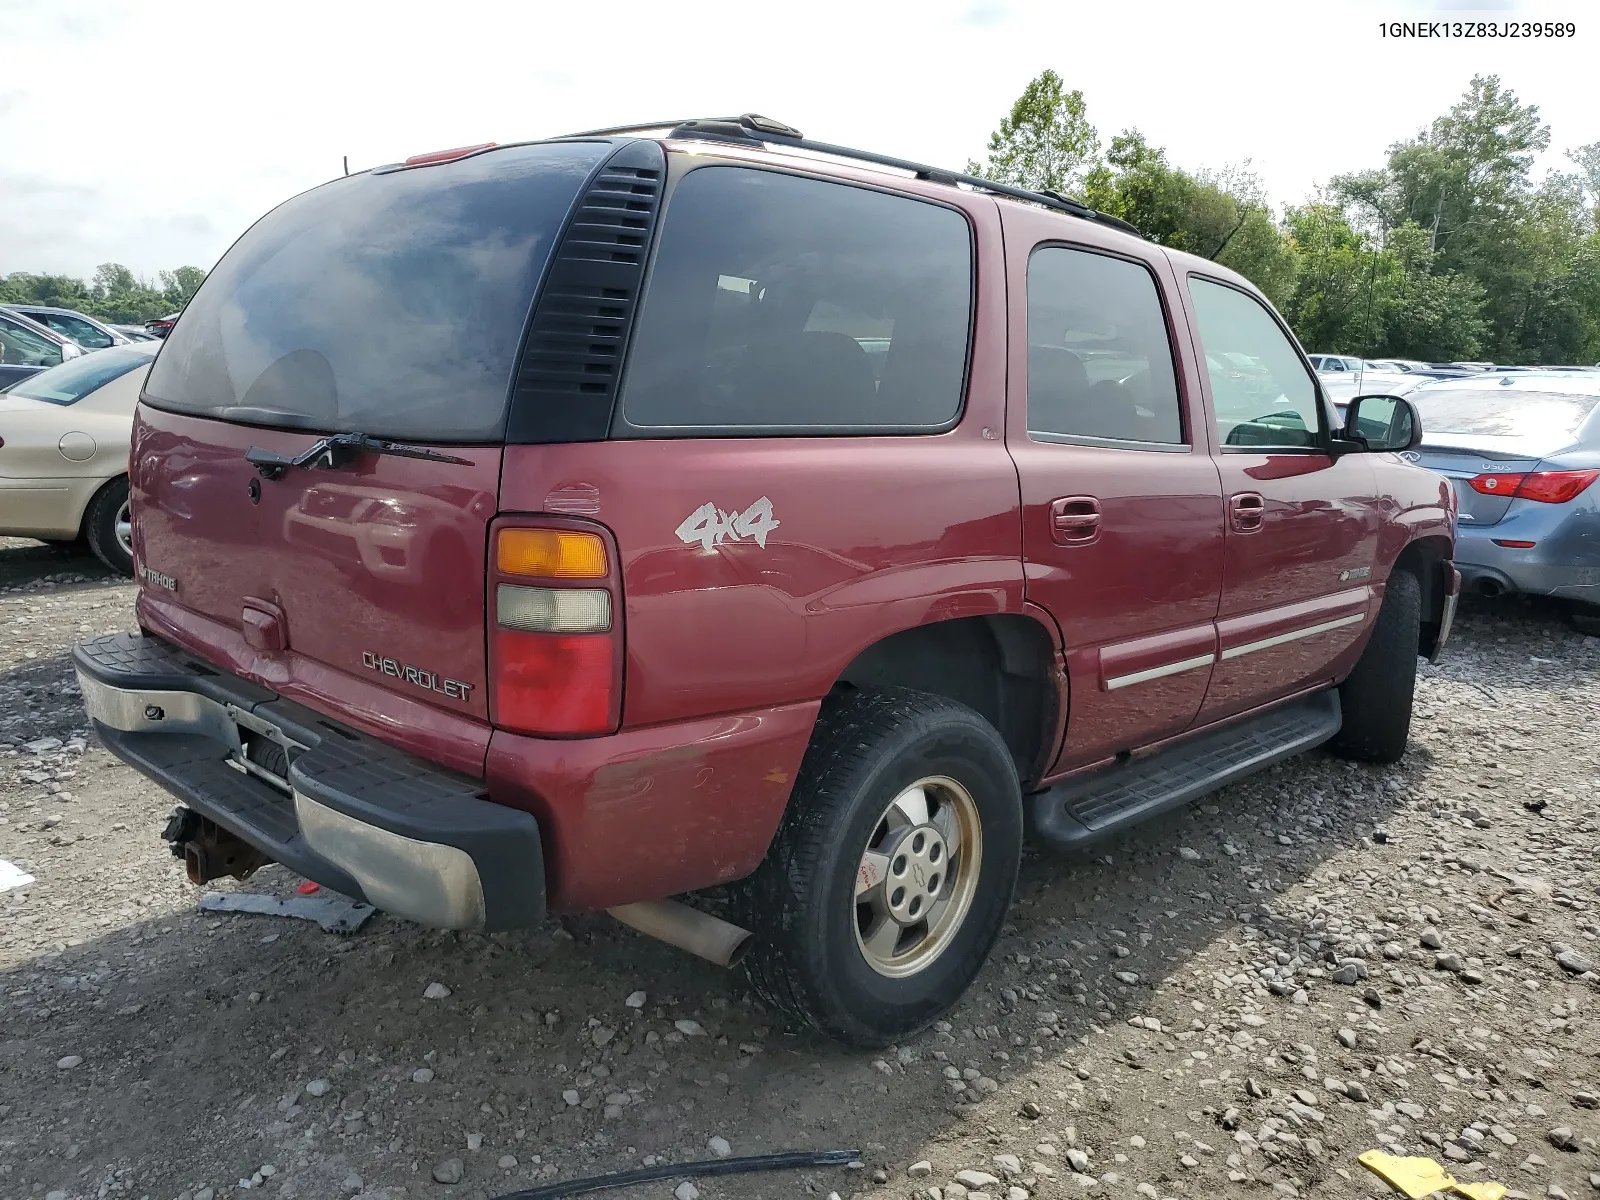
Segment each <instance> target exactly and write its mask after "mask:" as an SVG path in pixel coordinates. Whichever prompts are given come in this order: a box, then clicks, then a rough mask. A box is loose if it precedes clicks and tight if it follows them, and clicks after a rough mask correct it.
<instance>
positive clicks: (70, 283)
mask: <svg viewBox="0 0 1600 1200" xmlns="http://www.w3.org/2000/svg"><path fill="white" fill-rule="evenodd" d="M205 277H206V273H205V272H204V271H202V270H201V269H200V268H199V267H179V268H178V269H177V270H176V271H161V272H159V273H158V275H157V277H156V278H155V279H154V280H153V281H152V280H149V279H141V278H139V277H138V276H136V275H134V273H133V272H132V271H130V270H129V269H128V268H127V267H125V266H123V265H122V264H121V263H102V264H100V266H99V267H98V268H97V269H96V270H95V273H94V278H93V279H91V280H89V281H88V282H84V281H83V280H82V279H74V278H73V277H72V276H70V275H32V274H29V273H28V272H26V271H15V272H13V273H12V274H10V275H6V276H0V304H46V305H49V306H51V307H52V308H70V309H72V310H74V311H75V312H81V313H84V314H86V315H88V316H91V317H95V318H96V319H98V320H101V321H104V322H106V323H107V324H108V325H143V324H144V323H145V322H146V321H153V320H154V319H155V318H157V317H165V316H167V315H169V314H170V313H175V312H177V311H179V310H180V309H181V308H183V306H184V305H185V304H187V303H189V297H190V296H193V295H194V293H195V290H196V289H197V288H198V287H199V286H200V284H201V282H202V281H203V280H204V279H205Z"/></svg>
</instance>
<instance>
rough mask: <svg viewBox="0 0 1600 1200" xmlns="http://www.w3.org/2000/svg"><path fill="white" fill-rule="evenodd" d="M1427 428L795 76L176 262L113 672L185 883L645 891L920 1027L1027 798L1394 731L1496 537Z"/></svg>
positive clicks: (1069, 810)
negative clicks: (850, 132) (853, 119)
mask: <svg viewBox="0 0 1600 1200" xmlns="http://www.w3.org/2000/svg"><path fill="white" fill-rule="evenodd" d="M1420 434H1421V430H1420V427H1419V425H1418V424H1417V420H1416V414H1415V412H1414V410H1412V408H1411V406H1410V405H1409V403H1408V402H1406V401H1404V400H1402V399H1397V398H1394V397H1388V396H1383V397H1373V398H1367V399H1364V400H1357V401H1354V402H1352V403H1350V405H1349V407H1348V414H1347V417H1346V419H1345V420H1344V421H1343V422H1342V424H1341V423H1340V422H1339V419H1338V418H1337V416H1336V414H1335V410H1334V408H1333V407H1332V405H1331V404H1330V403H1329V402H1328V400H1327V399H1326V397H1325V396H1323V394H1322V393H1321V390H1320V389H1319V387H1318V384H1317V377H1316V374H1315V373H1314V372H1313V371H1312V370H1311V369H1310V367H1309V366H1308V365H1307V363H1306V359H1305V355H1304V354H1303V353H1302V351H1301V349H1300V347H1299V346H1298V345H1297V344H1296V342H1295V340H1294V338H1293V336H1292V335H1291V334H1290V333H1289V331H1288V329H1287V328H1286V327H1285V326H1284V324H1283V322H1282V320H1281V319H1280V318H1279V317H1278V315H1277V314H1276V313H1275V312H1274V311H1273V310H1272V308H1271V307H1270V306H1269V305H1268V304H1267V303H1266V302H1265V301H1264V300H1262V298H1261V296H1260V294H1259V293H1258V292H1257V291H1256V290H1255V289H1254V288H1253V287H1251V285H1250V284H1249V283H1248V282H1246V281H1245V280H1244V279H1242V278H1240V277H1239V276H1237V275H1235V274H1233V273H1232V272H1230V271H1228V270H1226V269H1225V268H1223V267H1220V266H1218V265H1217V264H1216V263H1213V262H1209V261H1206V260H1205V259H1201V258H1196V257H1193V256H1191V255H1187V254H1181V253H1176V252H1173V251H1169V250H1166V249H1163V248H1162V247H1160V246H1158V245H1154V244H1152V243H1150V242H1148V241H1144V240H1142V239H1140V238H1139V237H1138V236H1137V234H1136V233H1135V232H1133V231H1131V230H1130V229H1129V228H1128V227H1127V226H1125V225H1124V224H1123V223H1122V222H1120V221H1117V220H1116V219H1114V218H1112V217H1108V216H1105V215H1103V214H1100V213H1096V212H1093V211H1091V210H1089V209H1087V208H1085V207H1083V206H1082V205H1080V204H1077V203H1076V202H1074V201H1071V200H1068V199H1066V198H1065V197H1062V196H1059V195H1057V194H1055V193H1033V192H1026V191H1021V190H1019V189H1015V188H1009V187H1005V186H1002V185H999V184H994V183H990V182H987V181H983V180H979V179H975V178H972V177H969V176H960V175H954V174H951V173H948V172H943V171H940V170H937V169H934V168H930V167H922V166H919V165H917V164H912V163H904V162H900V161H898V160H894V159H888V158H884V157H882V156H878V155H871V154H866V153H863V152H859V151H853V150H846V149H844V148H842V147H837V146H827V145H823V144H821V143H816V142H812V141H807V140H805V139H803V138H801V137H800V136H799V135H798V134H797V133H795V132H794V131H793V130H790V129H788V128H787V127H785V126H781V125H778V124H777V123H775V122H771V121H768V120H766V119H764V118H757V117H744V118H738V119H729V120H714V121H697V122H686V123H680V124H678V125H677V126H675V127H664V126H660V125H657V126H651V127H643V126H641V127H634V128H629V129H621V130H603V131H598V132H595V133H591V134H582V135H575V136H571V137H566V138H559V139H555V140H550V141H542V142H531V143H525V144H518V145H504V146H483V147H473V148H471V149H470V150H463V151H458V152H447V153H442V154H434V155H424V156H420V157H419V158H417V159H413V160H410V161H408V162H407V163H403V164H396V165H394V166H390V167H382V168H378V169H375V170H371V171H367V172H364V173H361V174H357V175H352V176H349V177H347V178H340V179H336V180H334V181H333V182H331V183H328V184H325V185H323V186H321V187H317V188H314V189H312V190H311V191H309V192H306V193H304V194H303V195H300V196H297V197H295V198H294V199H292V200H289V201H288V202H287V203H285V204H283V205H282V206H280V207H279V208H277V209H275V210H274V211H272V212H271V213H269V214H268V215H266V216H265V217H263V218H261V220H260V221H258V222H257V223H256V224H255V225H254V226H253V227H252V228H251V229H250V230H249V231H248V232H247V233H246V234H245V235H244V236H243V237H241V238H240V239H239V241H238V242H237V243H236V244H235V245H234V246H233V248H232V249H231V250H230V251H229V252H228V254H227V256H226V257H225V258H224V259H223V260H222V262H221V263H220V265H218V267H217V268H216V269H215V270H214V271H213V272H212V273H211V275H210V276H209V277H208V278H207V280H206V282H205V284H204V286H203V287H201V289H200V291H199V293H198V294H197V295H196V296H195V298H194V299H193V301H191V303H190V304H189V306H188V308H187V310H186V311H185V313H184V316H183V320H182V321H181V322H179V323H178V325H177V326H176V327H175V328H174V329H173V331H172V333H171V335H170V336H169V338H168V339H167V341H166V342H165V344H164V345H163V348H162V350H161V353H160V355H159V356H158V357H157V359H156V361H155V365H154V368H153V369H152V370H151V372H150V376H149V380H148V382H147V383H146V384H145V389H144V393H143V396H142V398H141V403H140V405H139V409H138V416H137V421H136V425H135V429H134V438H133V452H132V464H131V480H132V495H133V505H134V510H133V511H134V513H135V524H134V547H135V554H136V559H137V573H138V578H139V588H140V590H139V596H138V604H137V613H138V623H139V626H140V629H141V631H142V632H141V634H140V635H139V636H128V635H118V636H114V637H106V638H99V639H96V640H94V641H90V642H87V643H84V644H83V645H80V646H79V647H78V648H77V650H76V653H75V661H76V667H77V671H78V675H79V679H80V682H81V685H82V688H83V692H84V697H85V701H86V703H87V706H88V710H89V712H90V714H91V715H92V717H93V719H94V722H95V727H96V729H97V730H98V732H99V735H100V737H101V738H102V739H103V740H104V742H105V744H106V745H107V746H108V747H109V748H110V749H111V750H112V751H113V752H114V753H116V754H117V755H119V756H120V757H122V758H123V759H125V760H126V761H128V762H130V763H132V764H133V765H134V766H136V767H137V768H138V769H140V770H141V771H143V772H145V773H146V774H148V775H149V776H150V777H152V778H153V779H155V780H157V781H159V782H160V783H161V784H162V785H163V786H165V787H166V788H168V789H169V790H170V791H172V792H173V793H175V794H176V795H177V796H178V797H179V798H180V800H181V802H182V803H181V806H180V807H178V808H177V809H175V810H174V813H173V815H172V818H171V820H170V822H169V824H168V826H167V830H166V836H167V838H168V840H169V841H171V842H172V843H173V847H174V851H175V853H177V854H179V855H180V856H181V857H183V858H184V859H185V860H186V863H187V866H188V871H189V875H190V878H192V879H193V880H194V881H195V882H197V883H199V882H204V881H206V880H207V879H211V878H216V877H219V876H222V875H236V876H239V877H244V876H247V875H249V874H250V873H251V872H252V871H254V870H255V869H257V868H258V867H260V866H261V865H263V864H265V863H270V862H274V861H276V862H280V863H283V864H285V865H286V866H288V867H290V868H292V869H293V870H294V871H297V872H300V873H301V874H303V875H306V876H309V877H310V878H311V879H314V880H317V881H318V882H320V883H322V884H323V885H325V886H327V887H329V888H332V889H334V890H336V891H339V892H342V893H346V894H348V895H350V896H355V897H363V898H365V899H366V900H368V901H370V902H372V903H373V904H375V905H377V906H379V907H381V908H383V909H385V910H387V911H389V912H391V913H394V914H397V915H400V916H404V917H408V918H412V919H415V920H417V921H421V922H426V923H429V924H432V925H436V926H444V927H450V928H458V929H488V930H500V929H507V928H514V927H518V926H527V925H530V924H534V923H537V922H539V921H541V920H542V919H543V918H544V916H545V914H546V913H547V912H558V913H573V912H581V911H595V910H610V911H613V912H614V913H615V914H616V915H617V916H619V917H620V918H621V919H623V920H625V921H628V922H629V923H630V924H633V925H635V926H636V927H638V928H641V929H644V930H647V931H648V932H651V933H654V934H656V935H658V936H661V937H664V938H666V939H667V940H670V941H673V942H674V943H675V944H678V945H680V946H684V947H685V948H687V949H692V950H695V951H697V952H699V953H701V954H703V955H705V956H707V957H710V958H713V959H716V960H718V961H724V962H726V961H731V960H732V959H733V958H735V957H739V956H741V955H742V957H743V960H744V962H745V964H746V966H747V967H748V970H749V972H750V976H751V978H752V980H753V981H754V985H755V988H756V990H757V992H758V993H759V994H760V995H761V996H762V997H764V998H765V999H766V1000H768V1001H769V1002H771V1003H773V1004H775V1005H777V1006H779V1007H780V1008H782V1009H784V1010H785V1011H787V1012H789V1013H791V1014H793V1015H794V1016H796V1017H798V1018H801V1019H803V1020H805V1021H808V1022H810V1023H811V1024H812V1025H814V1026H816V1027H817V1028H819V1029H821V1030H824V1031H826V1032H827V1033H829V1034H831V1035H832V1036H834V1037H837V1038H840V1039H843V1040H845V1041H848V1042H852V1043H856V1044H875V1043H883V1042H886V1041H888V1040H891V1039H894V1038H897V1037H900V1036H903V1035H904V1034H906V1033H908V1032H910V1031H912V1030H915V1029H918V1028H920V1027H922V1026H925V1025H927V1024H928V1023H930V1022H931V1021H933V1020H934V1019H935V1018H936V1017H938V1016H939V1015H940V1014H941V1013H942V1012H944V1011H945V1010H946V1009H948V1008H949V1007H950V1006H951V1005H952V1004H953V1003H954V1002H955V1001H956V999H957V998H958V997H959V996H960V994H961V993H962V991H963V989H964V988H965V987H966V986H967V985H968V984H969V983H971V981H972V980H973V978H974V976H975V975H976V973H977V972H978V970H979V968H980V966H981V964H982V962H983V960H984V957H985V955H986V954H987V953H988V951H989V948H990V946H991V944H992V943H993V941H994V939H995V937H996V934H997V932H998V930H999V928H1000V925H1001V922H1002V920H1003V918H1004V914H1005V911H1006V908H1007V905H1008V903H1009V902H1010V900H1011V895H1012V890H1013V887H1014V884H1015V880H1016V875H1017V867H1018V860H1019V856H1020V854H1021V850H1022V844H1023V838H1024V834H1025V831H1026V832H1027V833H1028V834H1029V835H1031V836H1033V837H1035V838H1036V839H1038V840H1040V841H1042V842H1044V843H1048V844H1053V845H1055V846H1058V847H1064V848H1072V847H1077V846H1081V845H1083V844H1085V843H1088V842H1090V841H1092V840H1094V839H1097V838H1102V837H1105V836H1107V835H1109V834H1111V833H1113V832H1114V831H1116V830H1120V829H1123V828H1124V827H1126V826H1127V825H1128V824H1130V823H1131V822H1134V821H1137V820H1140V819H1142V818H1145V817H1148V816H1150V815H1151V814H1153V813H1156V812H1159V811H1162V810H1164V809H1169V808H1171V807H1173V806H1175V805H1179V804H1182V803H1185V802H1187V801H1190V800H1192V799H1194V798H1195V797H1197V796H1199V795H1202V794H1204V793H1206V792H1208V791H1210V790H1213V789H1215V788H1217V787H1219V786H1221V785H1223V784H1225V783H1227V782H1229V781H1231V780H1234V779H1238V778H1240V777H1241V776H1243V775H1246V774H1248V773H1249V772H1252V771H1255V770H1259V769H1260V768H1262V767H1264V766H1266V765H1268V764H1270V763H1273V762H1275V761H1277V760H1279V759H1281V758H1283V757H1284V756H1286V755H1290V754H1294V753H1297V752H1299V751H1303V750H1307V749H1309V748H1311V747H1314V746H1317V745H1319V744H1322V743H1327V744H1328V745H1329V746H1330V747H1331V748H1332V749H1333V750H1334V751H1335V752H1337V753H1340V754H1344V755H1347V756H1350V757H1353V758H1359V759H1366V760H1369V761H1377V762H1388V761H1393V760H1394V759H1396V758H1398V757H1399V756H1400V754H1401V753H1402V751H1403V749H1404V747H1405V744H1406V736H1407V729H1408V726H1409V723H1410V714H1411V698H1412V689H1413V684H1414V680H1415V675H1416V665H1417V658H1418V655H1419V654H1421V655H1428V656H1436V655H1437V653H1438V651H1439V649H1440V647H1441V646H1442V644H1443V643H1444V640H1445V638H1446V636H1447V634H1448V632H1449V627H1450V623H1451V616H1452V613H1453V611H1454V602H1455V596H1456V594H1457V591H1458V584H1459V577H1458V575H1457V573H1456V571H1455V569H1454V567H1453V566H1452V563H1451V558H1452V547H1453V539H1454V530H1455V513H1454V508H1453V504H1454V502H1453V499H1452V493H1451V490H1450V488H1449V487H1448V486H1447V485H1446V484H1445V483H1444V482H1443V481H1442V480H1441V479H1439V478H1438V477H1437V476H1435V475H1433V474H1431V473H1430V472H1428V471H1425V470H1422V469H1419V468H1418V467H1415V466H1412V465H1410V464H1409V463H1407V462H1406V461H1404V455H1403V452H1404V451H1407V450H1408V449H1409V448H1410V447H1411V446H1413V445H1414V444H1415V443H1416V441H1417V439H1418V438H1419V437H1420ZM719 885H727V888H726V892H727V896H728V897H729V899H728V901H727V903H726V904H722V905H710V906H708V905H706V904H699V905H686V904H684V903H682V902H681V901H678V900H673V899H671V898H672V897H676V896H681V895H683V894H685V893H692V892H696V891H698V890H702V889H710V888H713V887H717V886H719ZM708 907H709V908H714V909H716V911H717V912H718V913H720V914H721V915H720V916H718V915H713V913H712V912H711V911H707V909H708ZM744 950H748V954H742V952H743V951H744Z"/></svg>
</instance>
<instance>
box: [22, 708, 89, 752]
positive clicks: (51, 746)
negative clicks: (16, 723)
mask: <svg viewBox="0 0 1600 1200" xmlns="http://www.w3.org/2000/svg"><path fill="white" fill-rule="evenodd" d="M79 715H80V716H81V715H82V714H81V713H80V714H79ZM22 748H23V749H24V750H26V751H27V752H28V753H29V754H49V753H50V751H52V750H59V749H61V739H60V738H55V737H42V738H38V739H36V740H34V741H31V742H24V743H22Z"/></svg>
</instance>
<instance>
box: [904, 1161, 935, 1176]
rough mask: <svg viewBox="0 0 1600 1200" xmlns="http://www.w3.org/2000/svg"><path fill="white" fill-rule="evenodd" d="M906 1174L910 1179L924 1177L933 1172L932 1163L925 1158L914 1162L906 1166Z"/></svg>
mask: <svg viewBox="0 0 1600 1200" xmlns="http://www.w3.org/2000/svg"><path fill="white" fill-rule="evenodd" d="M906 1174H907V1175H908V1176H909V1177H910V1178H912V1179H926V1178H927V1177H928V1176H930V1175H932V1174H933V1164H932V1163H931V1162H929V1161H928V1160H927V1159H923V1160H922V1161H921V1162H914V1163H912V1164H911V1165H910V1166H909V1167H907V1168H906Z"/></svg>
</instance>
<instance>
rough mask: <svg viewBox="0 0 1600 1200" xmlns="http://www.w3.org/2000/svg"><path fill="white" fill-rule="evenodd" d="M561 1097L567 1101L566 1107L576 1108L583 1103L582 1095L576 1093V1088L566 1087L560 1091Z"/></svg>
mask: <svg viewBox="0 0 1600 1200" xmlns="http://www.w3.org/2000/svg"><path fill="white" fill-rule="evenodd" d="M561 1098H562V1099H563V1100H565V1101H566V1102H567V1107H568V1108H576V1107H578V1105H579V1104H581V1103H583V1097H582V1096H581V1095H579V1094H578V1089H577V1088H568V1089H567V1090H566V1091H564V1092H562V1093H561Z"/></svg>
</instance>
